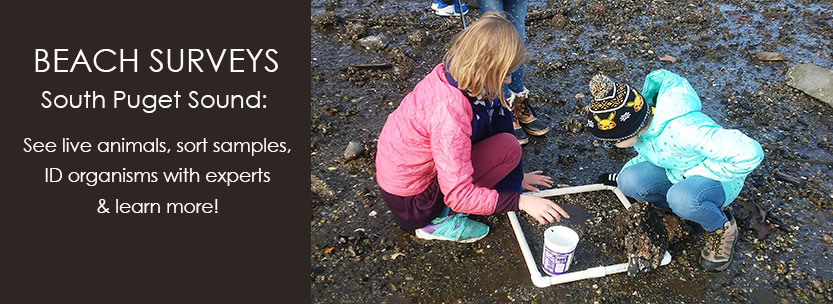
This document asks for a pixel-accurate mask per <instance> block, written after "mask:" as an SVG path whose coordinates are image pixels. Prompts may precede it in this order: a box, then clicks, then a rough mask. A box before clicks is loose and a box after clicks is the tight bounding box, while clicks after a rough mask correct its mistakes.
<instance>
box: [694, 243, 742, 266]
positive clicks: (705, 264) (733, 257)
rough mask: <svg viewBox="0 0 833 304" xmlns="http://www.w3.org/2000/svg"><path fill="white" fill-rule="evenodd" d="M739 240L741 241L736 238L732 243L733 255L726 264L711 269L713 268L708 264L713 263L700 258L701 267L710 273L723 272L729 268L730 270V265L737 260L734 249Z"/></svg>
mask: <svg viewBox="0 0 833 304" xmlns="http://www.w3.org/2000/svg"><path fill="white" fill-rule="evenodd" d="M738 239H739V237H735V240H734V241H733V242H732V253H731V254H730V255H729V261H727V262H726V264H724V265H721V266H718V267H715V268H711V267H709V266H708V263H713V262H709V261H706V260H704V259H703V257H702V256H701V257H700V267H703V269H704V270H706V271H708V272H721V271H724V270H726V269H727V268H729V265H731V264H732V260H734V259H735V249H734V248H735V246H737V245H738Z"/></svg>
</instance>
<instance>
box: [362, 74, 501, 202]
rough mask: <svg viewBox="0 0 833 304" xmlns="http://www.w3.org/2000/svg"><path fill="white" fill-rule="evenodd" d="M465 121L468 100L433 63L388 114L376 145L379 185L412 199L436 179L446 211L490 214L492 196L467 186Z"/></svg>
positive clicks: (492, 192) (467, 122) (469, 181)
mask: <svg viewBox="0 0 833 304" xmlns="http://www.w3.org/2000/svg"><path fill="white" fill-rule="evenodd" d="M471 120H472V111H471V105H470V104H469V100H468V99H466V97H465V96H463V94H462V93H461V92H460V90H459V89H457V88H456V87H454V86H452V85H451V84H449V83H448V79H447V78H446V76H445V70H444V68H443V64H439V65H437V66H436V67H435V68H434V70H433V71H431V73H429V74H428V76H426V77H425V79H423V80H422V81H420V82H419V83H417V85H416V87H414V90H413V91H411V92H410V93H408V95H407V96H405V98H404V99H403V100H402V103H401V104H400V105H399V107H398V108H396V110H395V111H393V113H391V114H390V115H388V119H387V121H386V122H385V126H384V127H383V128H382V133H381V134H380V135H379V142H378V144H377V147H376V179H377V181H378V182H379V186H381V187H382V189H384V190H385V191H387V192H388V193H391V194H395V195H399V196H412V195H416V194H419V193H421V192H422V191H424V190H425V189H426V188H427V187H428V184H430V183H431V180H432V179H433V178H434V177H435V176H436V177H437V181H438V182H439V185H440V190H441V191H442V193H443V194H444V195H445V204H446V205H448V207H449V208H451V210H454V211H455V212H462V213H471V214H479V215H488V214H492V213H494V212H495V206H496V205H497V200H498V192H497V191H495V190H492V189H489V188H483V187H477V186H475V185H474V184H473V183H472V173H473V172H474V168H473V167H472V164H471V139H470V138H469V137H470V136H471V132H472V129H471Z"/></svg>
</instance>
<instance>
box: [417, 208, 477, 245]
mask: <svg viewBox="0 0 833 304" xmlns="http://www.w3.org/2000/svg"><path fill="white" fill-rule="evenodd" d="M487 234H489V226H486V224H483V223H480V222H478V221H475V220H470V219H469V218H468V214H465V213H455V214H453V215H450V216H446V217H438V218H436V219H434V220H433V221H431V224H430V225H428V226H425V227H422V228H419V229H417V230H416V236H417V237H418V238H421V239H424V240H441V241H454V242H459V243H471V242H475V241H477V240H480V239H482V238H484V237H486V235H487Z"/></svg>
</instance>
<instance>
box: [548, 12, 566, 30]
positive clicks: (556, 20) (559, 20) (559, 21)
mask: <svg viewBox="0 0 833 304" xmlns="http://www.w3.org/2000/svg"><path fill="white" fill-rule="evenodd" d="M550 22H551V24H552V27H554V28H556V29H562V28H564V26H565V25H567V17H564V15H562V14H555V16H552V20H550Z"/></svg>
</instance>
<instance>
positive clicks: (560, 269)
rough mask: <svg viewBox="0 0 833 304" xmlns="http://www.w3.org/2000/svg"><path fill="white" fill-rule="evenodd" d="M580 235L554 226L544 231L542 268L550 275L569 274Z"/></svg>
mask: <svg viewBox="0 0 833 304" xmlns="http://www.w3.org/2000/svg"><path fill="white" fill-rule="evenodd" d="M576 245H578V233H576V232H575V231H574V230H573V229H570V228H567V227H564V226H553V227H550V228H547V230H546V231H544V256H543V257H542V258H541V268H543V269H544V272H546V273H547V274H549V275H557V274H562V273H565V272H567V270H569V269H570V263H572V262H573V255H575V251H576Z"/></svg>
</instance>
